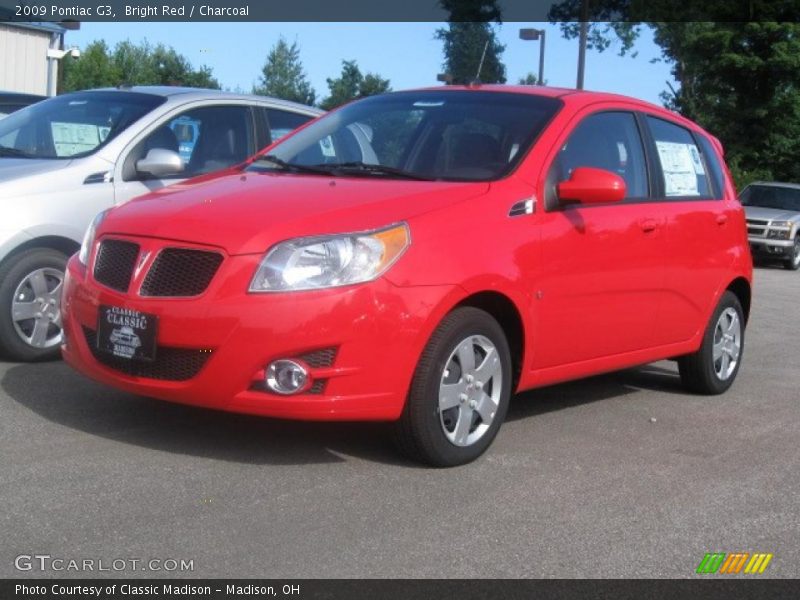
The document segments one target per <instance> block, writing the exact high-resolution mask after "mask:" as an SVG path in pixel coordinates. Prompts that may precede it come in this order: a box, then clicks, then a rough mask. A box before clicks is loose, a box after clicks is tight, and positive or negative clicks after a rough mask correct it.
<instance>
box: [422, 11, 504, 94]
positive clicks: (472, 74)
mask: <svg viewBox="0 0 800 600" xmlns="http://www.w3.org/2000/svg"><path fill="white" fill-rule="evenodd" d="M440 4H441V6H442V8H444V9H445V10H446V11H448V13H449V17H448V23H447V27H446V28H441V29H438V30H437V31H436V39H438V40H441V41H442V42H443V44H444V64H443V65H442V68H443V69H444V71H445V73H448V74H450V75H452V77H453V83H455V84H468V83H471V82H473V81H475V80H476V79H477V80H478V81H481V82H483V83H505V82H506V67H505V65H504V64H503V62H502V61H501V59H500V57H501V56H502V54H503V51H504V50H505V46H504V45H503V44H501V43H500V42H498V41H497V33H496V30H495V27H494V25H493V24H492V22H496V23H500V17H501V13H500V8H499V7H498V6H497V2H496V0H461V1H459V0H441V1H440ZM484 51H485V55H484ZM481 59H482V60H483V63H482V64H481ZM479 69H480V73H479V72H478V70H479Z"/></svg>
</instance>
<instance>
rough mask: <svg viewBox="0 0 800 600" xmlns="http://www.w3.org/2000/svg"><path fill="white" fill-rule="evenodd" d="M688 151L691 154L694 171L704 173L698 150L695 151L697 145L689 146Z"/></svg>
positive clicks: (699, 173)
mask: <svg viewBox="0 0 800 600" xmlns="http://www.w3.org/2000/svg"><path fill="white" fill-rule="evenodd" d="M689 153H690V154H691V155H692V163H693V164H694V172H695V173H697V174H698V175H705V174H706V169H705V167H703V159H701V158H700V152H698V151H697V146H689Z"/></svg>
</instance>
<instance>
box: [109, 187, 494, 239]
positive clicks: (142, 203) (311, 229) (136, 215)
mask: <svg viewBox="0 0 800 600" xmlns="http://www.w3.org/2000/svg"><path fill="white" fill-rule="evenodd" d="M488 189H489V184H488V183H452V182H428V181H410V180H396V179H391V180H390V179H378V178H366V177H353V178H351V177H347V178H345V177H335V178H334V177H323V176H314V175H292V174H272V173H269V174H264V173H246V172H239V171H235V172H230V171H229V172H227V173H224V174H219V175H216V176H213V177H206V178H201V179H195V180H192V181H189V182H185V183H182V184H177V185H174V186H171V187H169V188H164V189H163V190H160V191H158V192H155V193H152V194H148V195H147V196H142V197H141V198H138V199H136V200H134V201H132V202H129V203H127V204H125V205H123V206H121V207H119V208H117V209H115V210H113V211H112V212H111V213H110V214H109V215H108V217H107V218H106V219H105V221H104V222H103V223H102V225H101V227H100V228H99V230H98V236H102V235H105V234H109V233H110V234H118V235H134V236H145V237H158V238H162V239H170V240H176V241H184V242H192V243H201V244H209V245H213V246H219V247H221V248H223V249H225V250H226V251H227V252H228V253H229V254H255V253H259V254H260V253H263V252H265V251H266V250H267V249H268V248H269V247H270V246H272V245H273V244H275V243H276V242H279V241H282V240H286V239H289V238H294V237H300V236H309V235H321V234H326V233H345V232H353V231H366V230H370V229H375V228H379V227H384V226H386V225H390V224H392V223H396V222H398V221H403V220H406V219H409V218H411V217H413V216H415V215H418V214H422V213H423V212H428V211H430V210H434V209H436V208H441V207H443V206H447V205H449V204H452V203H455V202H458V201H463V200H466V199H468V198H474V197H476V196H479V195H482V194H485V193H486V192H487V191H488Z"/></svg>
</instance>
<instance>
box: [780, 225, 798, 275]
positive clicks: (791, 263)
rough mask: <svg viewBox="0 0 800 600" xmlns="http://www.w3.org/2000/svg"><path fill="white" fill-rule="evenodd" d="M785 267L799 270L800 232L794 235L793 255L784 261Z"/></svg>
mask: <svg viewBox="0 0 800 600" xmlns="http://www.w3.org/2000/svg"><path fill="white" fill-rule="evenodd" d="M783 266H784V268H786V269H789V270H790V271H797V270H798V269H800V233H797V234H796V235H795V236H794V248H792V257H791V258H790V259H789V260H787V261H786V262H784V263H783Z"/></svg>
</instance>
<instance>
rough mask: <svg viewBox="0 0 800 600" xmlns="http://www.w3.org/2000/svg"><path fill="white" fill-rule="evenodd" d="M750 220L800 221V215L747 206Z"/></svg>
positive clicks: (792, 212) (789, 211)
mask: <svg viewBox="0 0 800 600" xmlns="http://www.w3.org/2000/svg"><path fill="white" fill-rule="evenodd" d="M744 212H745V214H746V215H747V218H748V219H761V220H764V221H800V213H798V212H796V211H792V210H784V209H782V208H764V207H763V206H745V207H744Z"/></svg>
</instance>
